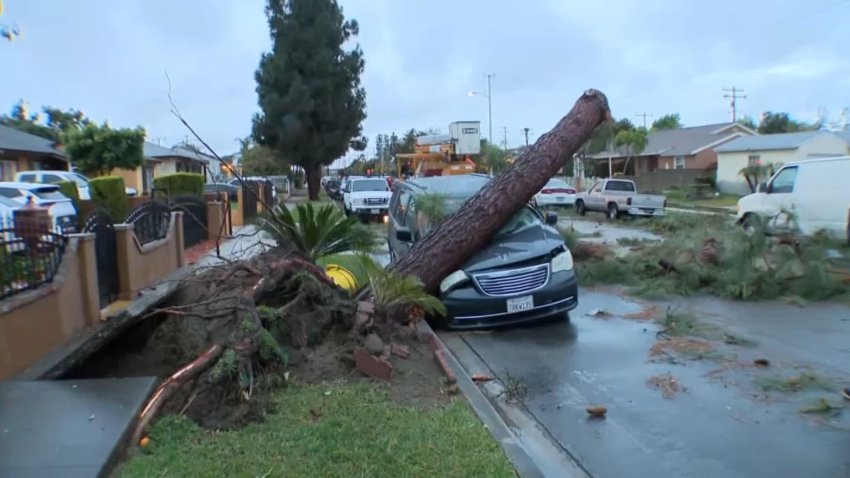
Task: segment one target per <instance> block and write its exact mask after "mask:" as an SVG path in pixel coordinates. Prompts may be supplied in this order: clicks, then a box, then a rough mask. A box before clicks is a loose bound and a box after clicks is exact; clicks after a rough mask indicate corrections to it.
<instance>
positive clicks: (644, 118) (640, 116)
mask: <svg viewBox="0 0 850 478" xmlns="http://www.w3.org/2000/svg"><path fill="white" fill-rule="evenodd" d="M635 116H637V117H638V118H643V129H646V119H647V118H652V115H650V114H646V113H638V114H636V115H635Z"/></svg>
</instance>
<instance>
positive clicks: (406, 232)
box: [395, 227, 413, 242]
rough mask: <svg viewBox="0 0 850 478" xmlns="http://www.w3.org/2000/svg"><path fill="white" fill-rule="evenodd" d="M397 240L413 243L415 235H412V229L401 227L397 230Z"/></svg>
mask: <svg viewBox="0 0 850 478" xmlns="http://www.w3.org/2000/svg"><path fill="white" fill-rule="evenodd" d="M395 238H396V239H398V240H399V241H401V242H413V235H412V234H410V229H408V228H406V227H399V228H398V229H396V230H395Z"/></svg>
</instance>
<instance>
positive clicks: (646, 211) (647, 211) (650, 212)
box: [626, 207, 667, 217]
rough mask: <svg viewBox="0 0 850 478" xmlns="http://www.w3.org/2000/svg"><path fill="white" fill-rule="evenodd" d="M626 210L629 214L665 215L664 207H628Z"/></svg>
mask: <svg viewBox="0 0 850 478" xmlns="http://www.w3.org/2000/svg"><path fill="white" fill-rule="evenodd" d="M626 212H627V213H628V214H629V216H644V217H653V216H665V215H667V213H666V212H665V211H664V209H641V208H639V207H630V208H629V209H627V210H626Z"/></svg>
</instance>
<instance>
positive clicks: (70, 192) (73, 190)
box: [56, 181, 80, 212]
mask: <svg viewBox="0 0 850 478" xmlns="http://www.w3.org/2000/svg"><path fill="white" fill-rule="evenodd" d="M56 185H57V186H59V192H61V193H62V194H64V195H65V196H67V197H69V198H71V201H73V202H74V209H76V210H77V212H79V211H80V190H79V189H77V183H75V182H74V181H59V182H58V183H56Z"/></svg>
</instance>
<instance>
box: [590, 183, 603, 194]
mask: <svg viewBox="0 0 850 478" xmlns="http://www.w3.org/2000/svg"><path fill="white" fill-rule="evenodd" d="M599 185H600V183H599V182H597V183H596V184H594V185H593V186H592V187H591V188H590V191H588V193H598V192H599V188H600V186H599Z"/></svg>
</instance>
